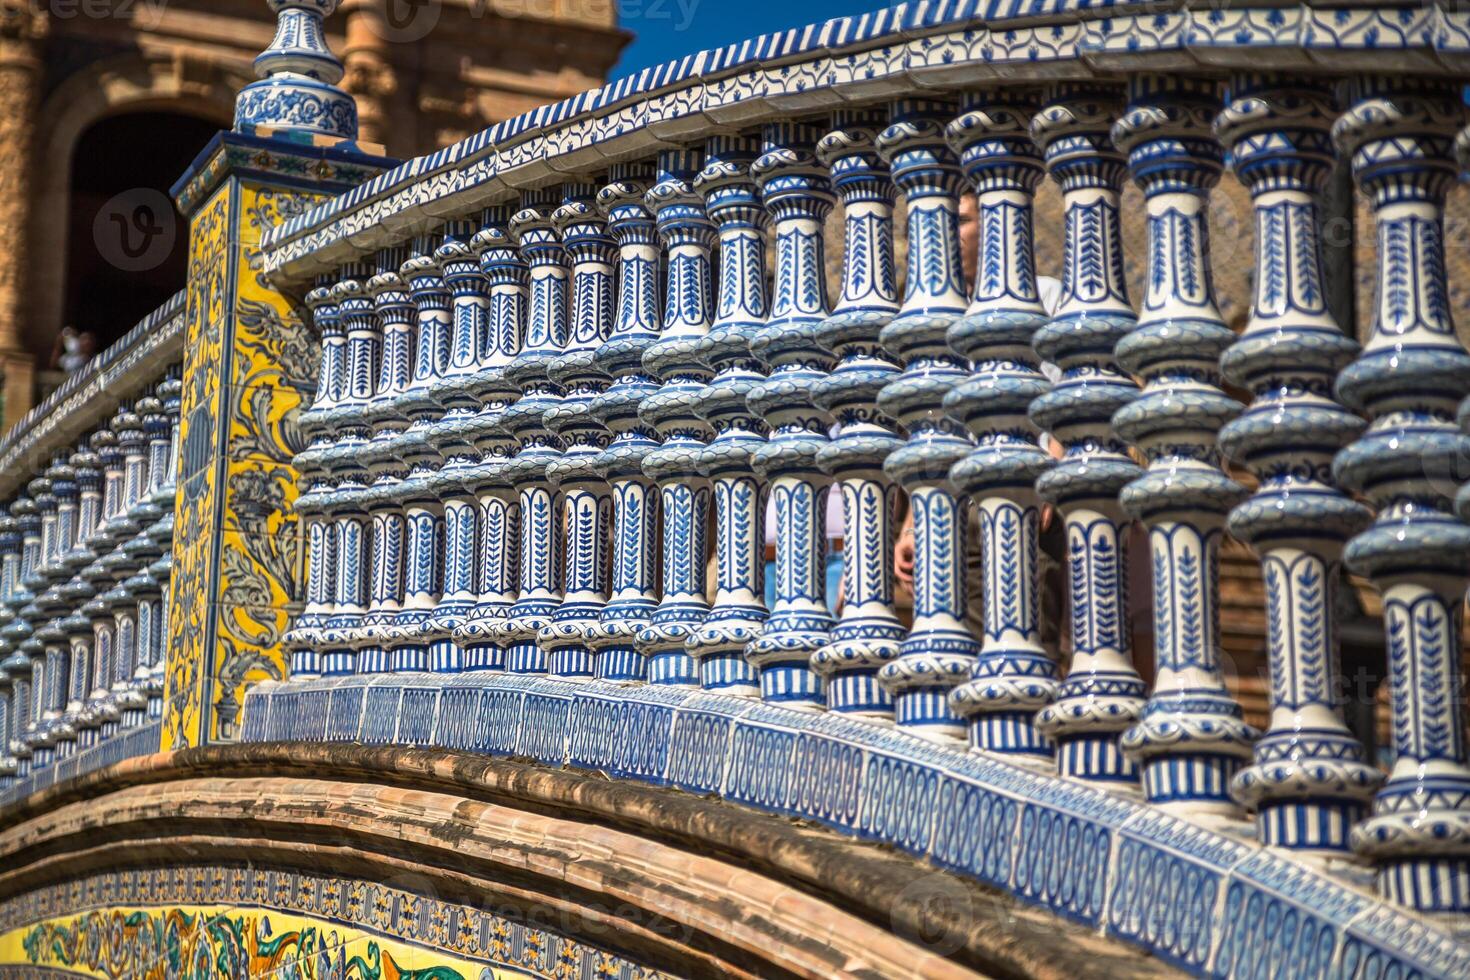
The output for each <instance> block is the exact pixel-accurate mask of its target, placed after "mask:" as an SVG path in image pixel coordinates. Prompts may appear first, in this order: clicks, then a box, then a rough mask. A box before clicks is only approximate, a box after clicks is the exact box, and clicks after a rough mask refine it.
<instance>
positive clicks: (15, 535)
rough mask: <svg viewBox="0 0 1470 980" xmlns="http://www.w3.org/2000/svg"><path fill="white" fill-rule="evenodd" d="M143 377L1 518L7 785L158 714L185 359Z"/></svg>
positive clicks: (2, 747) (2, 746)
mask: <svg viewBox="0 0 1470 980" xmlns="http://www.w3.org/2000/svg"><path fill="white" fill-rule="evenodd" d="M137 381H138V379H131V380H130V384H131V386H132V387H131V391H132V394H133V395H134V396H136V397H128V398H126V399H124V400H123V401H122V402H121V404H120V405H118V408H117V410H116V412H114V413H113V414H112V416H111V417H110V418H108V419H106V420H105V421H104V422H103V423H102V425H101V426H100V427H98V428H95V429H94V430H92V431H90V432H85V433H84V434H83V435H81V436H80V437H77V439H76V441H75V443H74V444H73V446H72V447H71V448H66V447H64V446H57V447H56V448H54V449H53V450H51V451H50V463H49V464H48V465H47V466H46V467H45V468H44V469H43V470H41V475H40V476H38V477H36V478H35V479H33V480H31V481H30V482H29V483H28V484H27V485H26V486H25V495H24V496H20V497H18V498H16V499H14V500H12V501H11V502H10V503H9V505H8V506H7V507H6V508H5V509H6V511H7V512H8V515H7V516H6V517H5V518H4V520H3V521H0V624H3V628H0V677H3V681H0V688H3V692H0V699H3V701H4V706H3V708H0V716H3V722H0V728H3V729H4V731H3V742H0V788H8V787H9V786H11V785H13V784H14V782H15V781H16V780H17V779H20V778H28V777H31V776H35V775H40V774H43V773H44V774H47V775H48V776H49V773H47V770H50V769H52V768H53V767H57V766H59V765H60V764H62V763H66V764H68V765H72V764H73V762H72V760H73V758H74V757H75V756H77V755H78V754H79V753H82V752H84V751H85V750H87V749H90V748H92V747H94V746H96V745H98V744H100V743H102V742H104V741H106V740H108V739H110V738H112V737H114V736H116V735H118V734H119V733H120V732H122V731H124V730H127V729H132V728H136V727H139V726H141V725H144V724H147V723H148V721H149V718H150V715H149V708H150V704H151V703H152V702H151V700H150V699H153V698H157V699H158V704H157V705H156V707H157V712H156V713H155V714H154V715H153V716H152V717H154V718H156V717H158V715H160V714H161V709H162V705H161V697H162V678H163V664H162V660H163V655H162V653H163V632H162V629H163V626H162V623H163V619H162V617H163V616H164V615H166V612H165V609H164V605H165V604H164V603H163V600H162V595H163V591H164V586H163V583H166V582H167V579H166V578H162V579H156V578H154V577H153V575H152V574H151V566H152V565H154V564H166V563H165V562H164V559H165V556H166V555H167V554H168V553H169V551H170V550H171V547H172V537H173V530H172V525H173V502H174V499H173V498H174V486H173V479H174V476H173V474H174V463H173V460H172V458H171V457H172V454H173V453H174V452H175V451H176V450H177V448H178V441H177V433H176V430H177V425H178V414H179V413H178V409H179V400H178V395H179V391H180V373H179V369H178V367H177V366H174V367H172V368H169V369H167V370H166V371H165V372H164V377H163V378H162V379H161V380H159V381H158V382H156V383H155V384H152V385H147V386H143V387H140V386H139V385H138V383H137ZM113 404H118V403H116V402H114V403H113ZM53 445H54V442H53ZM119 644H120V645H119Z"/></svg>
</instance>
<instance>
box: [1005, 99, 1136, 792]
mask: <svg viewBox="0 0 1470 980" xmlns="http://www.w3.org/2000/svg"><path fill="white" fill-rule="evenodd" d="M1121 110H1122V104H1121V100H1120V99H1119V98H1118V93H1117V91H1116V90H1115V89H1113V88H1111V87H1102V86H1096V85H1085V84H1076V83H1061V84H1058V85H1055V86H1053V87H1052V88H1051V89H1049V90H1048V92H1047V96H1046V104H1045V105H1044V106H1043V108H1042V110H1041V112H1040V113H1039V114H1037V116H1036V117H1035V118H1034V119H1033V120H1032V122H1031V134H1032V136H1033V137H1034V138H1035V139H1036V142H1037V143H1038V144H1039V145H1040V146H1041V147H1042V149H1043V150H1044V151H1045V154H1046V166H1047V169H1048V170H1049V171H1050V172H1051V175H1052V177H1053V178H1054V179H1055V180H1056V181H1057V183H1058V184H1060V185H1061V189H1062V207H1063V222H1064V225H1065V228H1064V232H1063V252H1062V286H1061V295H1060V296H1059V297H1058V301H1057V307H1056V310H1055V311H1054V313H1053V316H1052V320H1051V322H1050V323H1049V324H1047V325H1046V326H1044V327H1042V328H1041V329H1040V330H1038V331H1037V332H1036V333H1035V334H1034V335H1033V336H1032V341H1031V342H1032V344H1033V346H1035V348H1036V352H1037V353H1038V354H1040V355H1041V357H1042V358H1043V359H1044V360H1047V361H1050V362H1051V363H1053V364H1055V365H1057V367H1059V368H1060V369H1061V372H1062V376H1061V378H1060V379H1059V380H1058V381H1057V382H1056V383H1055V384H1054V385H1053V386H1052V389H1051V391H1049V392H1047V393H1046V394H1044V395H1042V396H1041V397H1040V398H1038V399H1036V400H1035V401H1033V402H1032V403H1031V409H1030V414H1031V419H1032V421H1033V422H1035V423H1036V424H1037V425H1039V426H1040V427H1041V428H1042V429H1044V430H1045V431H1047V432H1050V433H1051V434H1052V436H1053V437H1054V438H1056V439H1057V440H1058V441H1059V442H1060V443H1061V444H1062V458H1061V460H1060V461H1059V462H1057V464H1056V465H1055V466H1053V467H1052V468H1051V469H1049V470H1047V471H1046V472H1044V473H1042V474H1041V476H1040V477H1039V478H1038V479H1037V481H1036V491H1037V493H1039V494H1040V495H1041V498H1042V499H1043V500H1045V501H1047V502H1048V503H1050V504H1052V505H1054V506H1055V507H1056V508H1057V509H1058V510H1060V511H1061V512H1062V516H1063V517H1064V519H1065V521H1066V525H1065V526H1066V535H1067V582H1068V586H1069V594H1070V597H1071V602H1070V609H1069V613H1070V615H1069V616H1068V620H1069V622H1070V623H1071V630H1072V666H1071V669H1070V670H1069V671H1068V673H1067V677H1066V679H1065V680H1063V681H1062V684H1061V686H1060V687H1059V688H1057V696H1056V700H1055V701H1054V702H1053V703H1052V704H1049V705H1047V706H1046V707H1044V708H1042V709H1041V711H1040V712H1039V713H1038V714H1037V716H1036V727H1037V728H1038V729H1039V730H1040V731H1041V732H1042V733H1043V734H1045V735H1046V736H1047V737H1048V738H1050V739H1052V740H1053V741H1054V742H1055V743H1056V746H1057V770H1058V772H1060V773H1061V774H1062V775H1063V776H1070V777H1072V778H1073V779H1084V780H1087V781H1089V782H1095V783H1100V784H1103V785H1107V784H1121V785H1128V784H1132V783H1136V782H1137V781H1138V767H1137V765H1135V764H1134V762H1133V760H1132V759H1130V758H1128V756H1126V755H1124V754H1123V751H1122V749H1121V748H1120V747H1119V745H1118V736H1119V734H1120V733H1122V732H1123V731H1124V730H1125V729H1127V728H1130V727H1131V726H1132V725H1133V724H1134V723H1135V722H1137V721H1138V719H1139V717H1140V716H1141V715H1142V712H1143V705H1144V699H1145V696H1146V695H1147V693H1148V688H1147V685H1145V684H1144V682H1143V679H1142V678H1141V677H1139V676H1138V671H1137V670H1136V669H1134V666H1133V658H1132V655H1131V632H1132V631H1131V624H1130V620H1129V610H1128V602H1127V581H1128V579H1127V575H1128V572H1127V568H1128V566H1127V564H1126V553H1125V545H1126V542H1127V527H1128V525H1129V523H1130V521H1129V518H1128V517H1127V516H1126V515H1125V514H1124V512H1123V508H1122V505H1121V504H1119V503H1118V494H1119V492H1120V491H1122V489H1123V487H1124V486H1125V485H1126V484H1128V483H1129V482H1131V481H1133V480H1135V479H1137V478H1138V477H1139V476H1140V475H1141V474H1142V472H1143V471H1142V469H1141V468H1140V467H1139V466H1138V465H1137V464H1136V463H1134V462H1133V460H1132V459H1131V458H1130V457H1129V455H1128V447H1127V445H1126V444H1125V443H1124V442H1123V440H1122V439H1120V438H1119V437H1118V435H1117V434H1116V433H1115V432H1114V431H1113V425H1112V418H1113V413H1114V412H1116V411H1117V410H1118V409H1120V408H1122V407H1123V406H1124V405H1126V404H1128V403H1129V402H1131V401H1133V399H1135V398H1137V397H1138V385H1137V384H1135V383H1134V381H1133V379H1132V378H1130V377H1129V376H1128V375H1126V374H1124V373H1123V372H1122V371H1121V370H1120V369H1119V368H1118V365H1117V362H1116V361H1114V360H1113V348H1114V347H1115V346H1117V343H1118V341H1119V340H1121V339H1122V338H1123V337H1124V336H1125V335H1126V334H1127V333H1128V332H1129V331H1130V330H1132V329H1133V328H1134V326H1136V324H1137V320H1138V318H1137V317H1136V316H1134V313H1133V308H1132V306H1131V305H1130V304H1129V302H1128V283H1127V280H1126V279H1125V278H1124V267H1123V225H1122V218H1121V216H1120V211H1119V193H1120V191H1121V189H1122V186H1123V179H1124V177H1125V176H1126V174H1127V166H1126V163H1125V161H1124V158H1123V154H1122V153H1120V152H1119V151H1118V150H1117V148H1116V147H1114V146H1113V141H1112V137H1111V135H1110V133H1109V131H1110V130H1111V128H1112V125H1113V120H1114V119H1116V118H1117V117H1118V115H1119V114H1120V112H1121Z"/></svg>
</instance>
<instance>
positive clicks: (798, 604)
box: [745, 122, 834, 710]
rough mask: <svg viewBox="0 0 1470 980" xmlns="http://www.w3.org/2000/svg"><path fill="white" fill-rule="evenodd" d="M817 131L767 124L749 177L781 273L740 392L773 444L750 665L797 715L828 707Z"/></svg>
mask: <svg viewBox="0 0 1470 980" xmlns="http://www.w3.org/2000/svg"><path fill="white" fill-rule="evenodd" d="M821 135H822V134H821V133H820V132H819V131H817V130H816V129H814V128H813V127H810V126H806V125H803V124H798V123H787V122H777V123H767V124H766V126H765V127H764V128H763V129H762V131H761V149H762V151H763V152H762V153H761V155H760V157H759V158H758V159H757V160H756V161H755V163H754V164H752V172H753V174H754V176H755V179H756V182H757V183H758V184H759V185H760V189H761V200H762V202H763V203H764V204H765V208H766V212H767V214H769V215H770V217H771V220H772V222H773V224H774V226H775V235H776V277H775V285H774V287H773V293H772V297H771V315H770V318H769V319H768V320H767V321H766V325H765V326H764V327H763V328H761V329H760V330H759V331H757V332H756V334H755V336H754V337H752V338H751V350H752V351H753V352H754V353H755V355H756V356H757V357H759V358H760V359H761V360H763V361H765V362H766V364H768V365H769V366H770V369H771V373H770V375H769V376H768V377H767V378H766V380H765V381H763V382H762V383H761V384H760V385H759V386H758V387H756V388H755V389H754V390H752V391H751V393H750V395H749V396H748V397H747V399H746V401H747V404H748V405H749V406H750V409H751V411H753V412H756V413H758V414H759V415H760V416H761V417H762V418H764V419H765V421H766V425H767V426H768V427H769V428H770V437H769V438H768V439H767V440H766V444H765V445H764V446H761V447H759V448H758V449H756V450H755V453H754V454H753V456H752V459H751V462H752V464H753V465H754V466H755V469H756V472H758V473H759V474H760V475H761V476H762V477H763V478H764V479H765V480H766V482H767V485H768V486H769V488H770V494H771V499H772V501H773V503H774V505H775V512H776V601H775V604H774V605H773V606H772V608H771V615H770V618H769V619H767V620H766V625H765V630H764V631H763V632H762V634H761V635H760V637H758V638H757V639H755V640H753V641H751V644H750V645H749V646H748V647H746V651H745V655H746V658H747V659H748V660H749V661H750V662H751V663H752V664H754V665H755V666H757V667H759V668H760V672H761V673H760V677H761V697H762V698H763V699H764V700H766V701H769V702H773V703H779V704H785V705H787V706H789V707H795V708H801V709H803V710H808V709H817V708H823V707H825V706H826V696H825V692H824V690H823V685H822V678H821V675H819V674H818V673H816V671H814V670H813V669H812V666H811V657H812V654H814V653H816V652H817V651H818V650H820V649H821V648H822V647H823V646H825V645H826V644H827V641H828V638H829V636H830V630H831V628H832V615H831V613H830V612H828V609H827V603H826V591H827V590H826V575H827V562H826V555H827V536H826V523H827V522H826V511H827V492H828V484H829V483H830V479H829V477H828V476H827V474H826V473H825V472H824V471H823V470H822V469H821V467H820V466H819V465H818V463H817V454H818V453H819V452H820V451H821V450H822V448H823V447H824V446H825V445H826V444H827V429H828V427H829V426H830V425H831V417H830V416H829V415H828V414H827V413H826V412H825V411H823V410H822V409H821V408H818V407H817V406H816V405H815V404H814V403H813V401H812V394H813V391H814V389H815V386H816V384H817V382H819V381H820V380H821V379H822V377H823V376H824V375H825V374H826V373H827V372H828V371H830V370H831V367H832V356H831V355H830V354H829V353H827V351H826V350H825V349H824V348H823V347H822V346H821V344H820V343H819V342H818V341H817V330H818V328H819V327H820V326H821V323H822V321H823V320H825V319H826V318H827V314H828V302H827V271H826V261H825V256H826V251H825V248H824V240H823V222H824V220H825V219H826V217H827V214H828V212H830V211H831V210H832V204H833V202H834V198H833V195H832V189H831V182H830V180H829V179H828V177H827V172H826V169H825V168H824V167H823V166H822V165H821V162H820V161H819V160H818V159H817V157H816V153H815V143H816V140H817V138H818V137H820V136H821Z"/></svg>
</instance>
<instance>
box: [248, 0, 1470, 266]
mask: <svg viewBox="0 0 1470 980" xmlns="http://www.w3.org/2000/svg"><path fill="white" fill-rule="evenodd" d="M1441 2H1444V0H1441ZM1234 69H1241V70H1248V71H1261V70H1264V69H1271V70H1278V71H1289V72H1308V73H1310V72H1329V73H1332V74H1336V75H1342V76H1346V75H1349V74H1351V73H1355V72H1363V71H1379V72H1413V73H1414V74H1415V75H1444V74H1465V73H1466V72H1467V71H1470V10H1451V9H1447V8H1446V7H1442V6H1435V5H1433V4H1416V5H1407V4H1406V5H1403V6H1394V5H1391V4H1383V5H1378V6H1361V7H1358V6H1354V7H1341V6H1329V5H1328V4H1326V3H1313V4H1298V5H1284V6H1278V5H1269V4H1267V3H1260V4H1258V5H1247V4H1240V5H1236V4H1232V3H1229V2H1227V0H1211V2H1209V3H1192V2H1184V0H1162V2H1144V3H1127V2H1110V0H919V2H915V3H904V4H899V5H898V6H895V7H890V8H887V9H884V10H878V11H874V12H872V13H868V14H863V15H860V16H855V17H839V18H836V19H833V20H829V21H826V22H824V23H820V24H812V25H809V26H807V27H801V28H794V29H792V30H789V31H781V32H778V33H774V34H765V35H762V36H760V37H756V38H752V39H750V40H748V41H743V42H740V43H738V44H732V45H729V46H727V47H723V48H716V49H713V50H710V51H701V52H698V53H696V54H691V55H688V56H687V57H684V58H681V59H679V60H677V61H671V62H668V63H667V64H663V65H659V66H657V67H654V68H648V69H645V70H643V71H641V72H638V73H637V74H634V75H630V76H628V77H626V78H623V79H620V80H618V81H616V82H612V83H609V84H608V85H604V86H603V87H601V88H597V89H593V90H591V91H588V92H584V93H582V94H581V95H578V96H575V97H573V98H570V99H566V100H563V101H561V102H556V103H553V104H550V105H546V106H542V107H540V108H537V109H533V110H531V111H530V112H526V113H523V114H521V115H519V116H516V117H515V118H512V119H508V120H506V121H505V122H502V123H498V124H497V125H495V126H492V127H490V128H488V129H486V130H484V131H482V132H480V133H477V134H475V135H474V136H471V137H469V138H467V139H465V140H462V141H460V142H458V143H455V144H453V145H451V146H448V147H445V148H443V149H441V150H439V151H437V152H435V153H431V154H428V155H426V156H422V157H418V158H415V159H413V160H410V161H408V162H406V163H404V164H402V165H401V166H399V167H396V168H394V169H392V170H389V171H387V172H385V173H383V174H380V175H379V176H377V177H375V178H373V179H371V180H368V181H366V182H365V183H363V184H361V185H359V186H358V187H356V188H354V189H353V190H351V191H348V192H347V193H345V194H342V195H340V196H338V197H336V198H333V199H331V200H329V201H325V202H323V203H322V204H320V205H318V206H317V207H315V208H313V209H311V210H310V211H307V212H305V213H303V214H301V215H297V216H295V217H292V218H290V219H288V220H286V221H285V222H283V223H281V224H280V225H278V226H276V227H275V228H273V229H271V230H270V231H268V232H267V233H266V235H265V236H264V239H263V250H264V253H265V256H264V268H265V271H266V273H267V274H270V275H271V276H272V277H273V278H274V280H275V281H277V282H279V283H286V282H302V281H304V280H306V279H307V278H309V277H310V276H313V275H316V274H318V273H322V272H327V271H330V270H332V269H334V268H335V267H336V266H339V265H341V264H342V263H344V262H346V261H349V260H351V259H353V258H354V257H356V256H359V255H362V254H364V253H367V252H370V251H372V250H374V249H376V248H381V247H384V246H387V245H391V244H397V243H400V242H402V241H403V240H404V239H405V238H407V237H409V236H410V235H413V234H415V233H417V232H419V231H423V230H426V229H429V228H432V227H434V226H436V225H438V224H439V223H441V222H443V221H445V220H447V219H450V218H454V217H462V216H467V215H470V214H472V213H473V212H474V211H475V209H477V208H480V207H483V206H485V205H488V204H491V203H496V202H498V201H503V200H506V199H507V198H509V197H512V196H513V195H514V194H515V192H517V191H519V190H522V189H526V188H533V187H537V186H542V185H545V184H548V183H554V182H555V181H557V180H559V179H565V177H566V176H569V175H581V176H583V177H585V176H587V175H589V174H593V173H596V172H597V171H598V170H600V169H602V168H605V167H606V166H607V165H608V164H609V163H612V162H617V161H620V160H627V159H634V158H642V157H647V156H649V155H651V154H653V153H655V152H656V151H657V150H658V149H659V148H661V147H668V146H676V145H683V144H687V143H690V142H696V141H699V140H702V139H704V138H706V137H708V136H709V135H710V134H711V133H714V132H730V131H734V130H740V129H745V128H748V127H750V126H754V125H758V124H759V123H762V122H765V121H768V120H771V119H774V118H779V117H782V116H801V115H807V114H811V113H819V112H823V111H830V110H831V109H834V108H840V107H842V106H843V105H846V104H852V103H864V102H872V101H875V100H881V99H893V98H896V97H906V96H919V97H922V96H923V95H925V94H926V93H927V92H929V91H931V90H949V91H952V90H955V89H963V88H966V87H974V86H976V85H982V84H986V83H993V82H996V81H1003V82H1005V83H1007V84H1017V83H1036V82H1044V81H1057V80H1067V79H1079V80H1080V79H1088V78H1098V77H1101V78H1117V77H1119V73H1120V72H1125V71H1138V70H1161V71H1195V72H1206V73H1212V74H1219V73H1223V72H1228V71H1230V70H1234Z"/></svg>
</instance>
